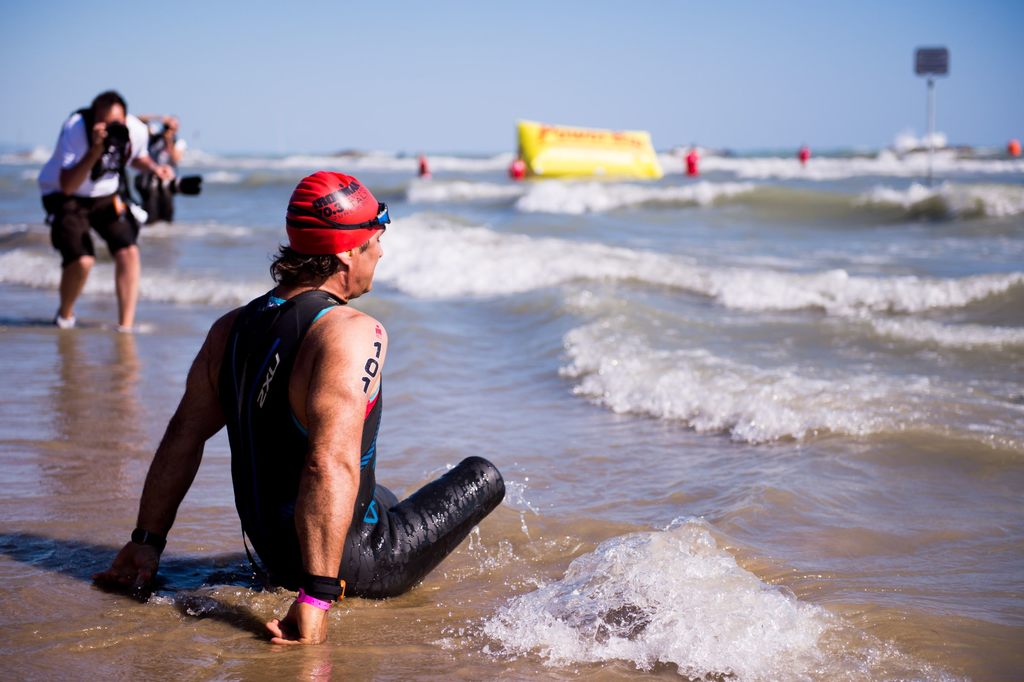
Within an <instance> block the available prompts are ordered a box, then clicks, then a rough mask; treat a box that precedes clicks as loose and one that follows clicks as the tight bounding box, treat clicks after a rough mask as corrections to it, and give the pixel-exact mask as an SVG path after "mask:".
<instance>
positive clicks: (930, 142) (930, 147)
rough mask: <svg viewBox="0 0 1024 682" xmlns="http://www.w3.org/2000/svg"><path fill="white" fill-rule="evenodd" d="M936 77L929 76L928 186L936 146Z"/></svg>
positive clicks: (930, 184) (930, 183)
mask: <svg viewBox="0 0 1024 682" xmlns="http://www.w3.org/2000/svg"><path fill="white" fill-rule="evenodd" d="M934 140H935V79H934V78H932V77H931V76H929V77H928V186H929V187H931V186H932V151H933V148H934V146H935V143H934Z"/></svg>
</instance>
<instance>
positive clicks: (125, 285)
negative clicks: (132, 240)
mask: <svg viewBox="0 0 1024 682" xmlns="http://www.w3.org/2000/svg"><path fill="white" fill-rule="evenodd" d="M141 271H142V266H141V264H140V259H139V247H138V246H136V245H134V244H132V245H131V246H126V247H124V248H123V249H118V251H117V253H115V254H114V285H115V287H116V288H117V314H118V323H117V324H118V328H119V329H123V330H125V331H129V330H130V329H131V327H132V324H133V323H134V322H135V304H136V302H138V300H139V277H140V273H141Z"/></svg>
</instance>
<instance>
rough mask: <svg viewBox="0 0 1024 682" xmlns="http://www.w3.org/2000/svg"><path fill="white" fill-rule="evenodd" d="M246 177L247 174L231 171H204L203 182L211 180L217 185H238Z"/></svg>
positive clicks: (210, 181)
mask: <svg viewBox="0 0 1024 682" xmlns="http://www.w3.org/2000/svg"><path fill="white" fill-rule="evenodd" d="M244 179H245V176H244V175H242V174H241V173H232V172H231V171H212V172H209V173H203V182H209V183H212V184H215V185H237V184H238V183H240V182H242V180H244Z"/></svg>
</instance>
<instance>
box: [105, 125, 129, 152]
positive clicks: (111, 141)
mask: <svg viewBox="0 0 1024 682" xmlns="http://www.w3.org/2000/svg"><path fill="white" fill-rule="evenodd" d="M107 144H108V145H113V146H115V147H117V148H118V149H124V148H125V147H127V146H128V126H126V125H125V124H123V123H108V124H107Z"/></svg>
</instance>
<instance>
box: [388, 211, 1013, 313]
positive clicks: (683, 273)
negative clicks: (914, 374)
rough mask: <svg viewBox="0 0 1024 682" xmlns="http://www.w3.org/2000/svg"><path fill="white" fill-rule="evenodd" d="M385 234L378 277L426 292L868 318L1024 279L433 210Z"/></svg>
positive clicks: (950, 303)
mask: <svg viewBox="0 0 1024 682" xmlns="http://www.w3.org/2000/svg"><path fill="white" fill-rule="evenodd" d="M386 239H387V243H388V244H394V245H395V248H394V249H388V248H387V246H385V252H386V254H387V255H386V257H385V258H384V259H383V260H382V261H381V263H380V266H379V267H378V274H379V276H380V278H381V279H382V280H383V281H387V282H390V283H393V284H394V285H395V286H397V287H399V288H400V289H402V290H403V291H405V292H407V293H409V294H410V295H413V296H418V297H423V298H452V297H460V296H477V297H480V296H502V295H512V294H519V293H523V292H526V291H532V290H536V289H542V288H546V287H552V286H557V285H560V284H564V283H567V282H570V281H576V280H634V281H638V282H643V283H646V284H652V285H658V286H666V287H672V288H678V289H682V290H685V291H690V292H693V293H695V294H699V295H704V296H708V297H710V298H712V299H714V300H715V301H716V302H718V303H719V304H721V305H724V306H726V307H728V308H733V309H737V310H748V311H771V310H800V309H819V310H823V311H825V312H826V313H828V314H830V315H837V316H866V315H868V314H869V313H876V312H898V313H916V312H923V311H926V310H931V309H935V308H959V307H963V306H966V305H968V304H970V303H972V302H974V301H978V300H982V299H984V298H987V297H989V296H992V295H995V294H999V293H1003V292H1005V291H1007V290H1009V289H1010V288H1012V287H1015V286H1021V285H1022V284H1024V272H1012V273H1006V274H988V275H976V276H971V277H964V278H960V279H928V278H919V277H914V276H893V277H864V276H854V275H850V274H849V273H847V272H846V271H845V270H829V271H824V272H816V273H795V272H784V271H776V270H771V269H767V268H743V267H709V266H706V265H700V264H697V263H695V262H694V261H693V260H692V259H688V258H684V257H681V256H672V255H665V254H658V253H652V252H649V251H640V250H634V249H626V248H620V247H611V246H606V245H603V244H597V243H586V242H582V243H581V242H572V241H568V240H563V239H555V238H540V237H528V236H525V235H519V234H502V233H499V232H495V231H493V230H490V229H487V228H482V227H465V226H461V225H458V224H456V223H454V222H453V221H450V220H447V219H445V218H443V217H440V216H432V215H428V214H416V215H413V216H410V217H408V218H405V219H403V221H402V229H401V230H395V231H394V232H393V233H392V232H389V233H388V235H387V238H386ZM424 253H429V254H430V257H429V259H427V258H423V256H422V254H424Z"/></svg>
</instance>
